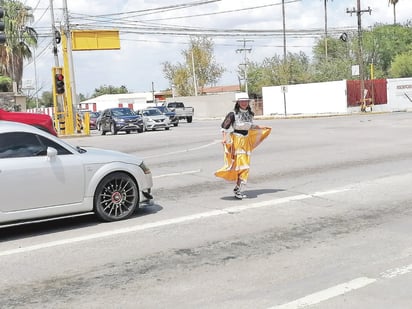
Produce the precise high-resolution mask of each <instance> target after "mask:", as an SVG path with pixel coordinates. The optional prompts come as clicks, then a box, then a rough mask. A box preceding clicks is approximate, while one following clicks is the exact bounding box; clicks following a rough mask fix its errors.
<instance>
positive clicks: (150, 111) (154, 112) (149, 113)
mask: <svg viewBox="0 0 412 309" xmlns="http://www.w3.org/2000/svg"><path fill="white" fill-rule="evenodd" d="M144 113H145V115H147V116H156V115H161V114H162V112H161V111H159V110H158V109H148V110H146V111H145V112H144Z"/></svg>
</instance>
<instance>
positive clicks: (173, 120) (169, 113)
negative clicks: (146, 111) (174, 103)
mask: <svg viewBox="0 0 412 309" xmlns="http://www.w3.org/2000/svg"><path fill="white" fill-rule="evenodd" d="M154 108H157V109H158V110H160V111H161V112H162V113H163V114H165V115H166V116H167V117H169V120H170V124H172V125H173V126H174V127H177V126H178V125H179V117H178V116H177V115H176V113H175V112H172V111H171V110H170V109H168V108H167V107H166V106H164V105H159V106H154Z"/></svg>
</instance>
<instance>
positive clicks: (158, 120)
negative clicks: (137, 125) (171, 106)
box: [139, 108, 172, 130]
mask: <svg viewBox="0 0 412 309" xmlns="http://www.w3.org/2000/svg"><path fill="white" fill-rule="evenodd" d="M139 114H140V115H142V117H143V125H144V130H157V129H165V130H169V129H170V127H171V126H172V124H171V123H170V119H169V117H167V116H166V115H165V114H163V113H162V112H161V111H160V110H159V109H157V108H146V109H144V110H142V111H140V112H139Z"/></svg>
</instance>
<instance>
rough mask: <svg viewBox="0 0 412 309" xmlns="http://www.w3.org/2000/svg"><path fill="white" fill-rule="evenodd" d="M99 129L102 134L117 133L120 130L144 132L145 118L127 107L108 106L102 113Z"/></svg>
mask: <svg viewBox="0 0 412 309" xmlns="http://www.w3.org/2000/svg"><path fill="white" fill-rule="evenodd" d="M99 129H100V131H101V133H102V135H105V134H106V132H111V133H112V134H117V132H119V131H125V132H126V133H127V134H129V133H130V132H131V131H137V132H139V133H141V132H143V119H142V117H141V116H140V115H137V114H136V113H135V112H134V111H133V110H132V109H130V108H127V107H115V108H108V109H106V110H105V111H103V113H102V115H101V118H100V120H99Z"/></svg>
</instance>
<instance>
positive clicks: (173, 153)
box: [144, 140, 221, 159]
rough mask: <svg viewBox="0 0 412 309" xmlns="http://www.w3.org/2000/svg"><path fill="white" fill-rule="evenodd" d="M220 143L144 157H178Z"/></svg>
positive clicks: (216, 141) (217, 141) (215, 142)
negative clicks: (177, 155)
mask: <svg viewBox="0 0 412 309" xmlns="http://www.w3.org/2000/svg"><path fill="white" fill-rule="evenodd" d="M219 143H221V141H220V140H215V141H213V142H211V143H209V144H205V145H201V146H198V147H193V148H188V149H182V150H177V151H172V152H167V153H161V154H155V155H149V156H146V157H144V159H148V158H159V157H168V156H172V155H176V154H179V153H185V152H189V151H195V150H200V149H203V148H207V147H209V146H213V145H216V144H219Z"/></svg>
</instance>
